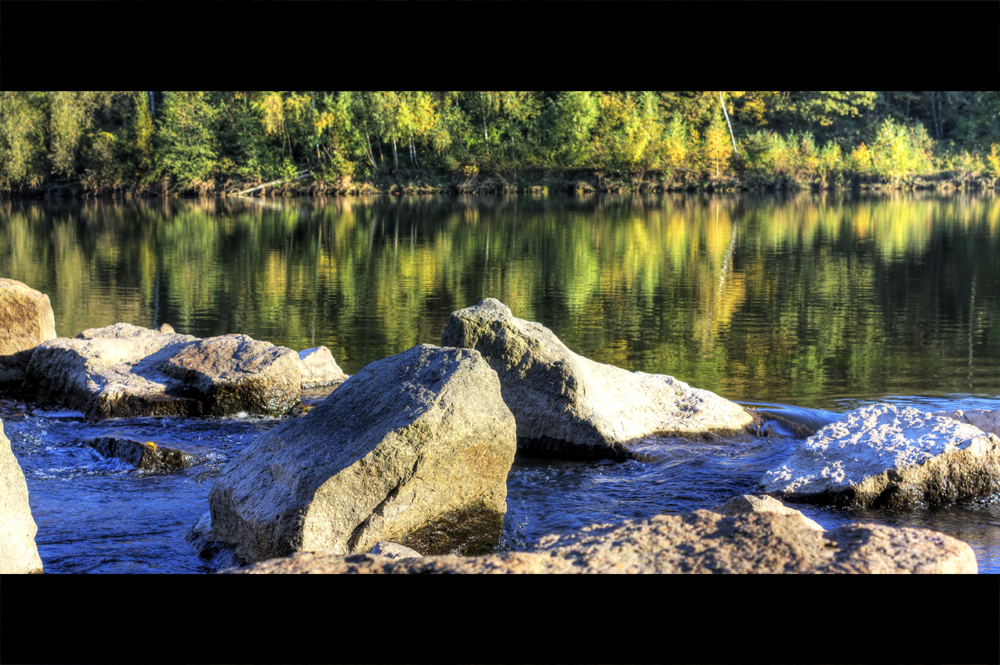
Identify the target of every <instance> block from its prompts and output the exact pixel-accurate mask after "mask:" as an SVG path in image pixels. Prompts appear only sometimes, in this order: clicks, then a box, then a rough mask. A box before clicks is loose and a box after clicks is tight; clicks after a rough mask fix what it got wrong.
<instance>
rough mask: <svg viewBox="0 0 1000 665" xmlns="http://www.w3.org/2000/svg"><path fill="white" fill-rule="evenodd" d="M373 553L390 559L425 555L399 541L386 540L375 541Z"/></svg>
mask: <svg viewBox="0 0 1000 665" xmlns="http://www.w3.org/2000/svg"><path fill="white" fill-rule="evenodd" d="M371 554H378V555H380V556H384V557H388V558H390V559H409V558H411V557H420V556H423V555H422V554H421V553H420V552H418V551H416V550H414V549H411V548H409V547H405V546H403V545H400V544H398V543H389V542H386V541H384V540H381V541H379V542H377V543H375V547H373V548H372V549H371Z"/></svg>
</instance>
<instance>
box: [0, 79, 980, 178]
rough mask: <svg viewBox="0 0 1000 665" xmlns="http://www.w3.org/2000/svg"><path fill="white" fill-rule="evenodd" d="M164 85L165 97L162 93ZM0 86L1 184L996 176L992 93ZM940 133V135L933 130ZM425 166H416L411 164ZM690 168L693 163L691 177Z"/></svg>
mask: <svg viewBox="0 0 1000 665" xmlns="http://www.w3.org/2000/svg"><path fill="white" fill-rule="evenodd" d="M159 94H160V93H157V97H159ZM163 95H164V96H163V101H162V103H160V104H158V105H157V109H156V110H157V112H158V115H157V116H156V118H155V119H154V118H153V115H152V112H151V111H152V110H151V108H150V106H149V103H148V100H149V93H148V92H129V93H119V92H20V93H18V92H0V187H3V188H5V189H8V190H9V189H12V188H20V187H38V186H42V185H45V184H47V183H51V182H52V181H54V180H55V181H58V182H59V183H60V184H61V183H62V182H63V181H64V180H74V179H77V178H79V179H81V180H83V182H84V183H85V185H86V186H90V187H94V188H109V187H120V186H124V185H130V184H142V183H150V182H154V181H158V180H160V179H163V178H167V179H169V180H171V181H173V182H175V183H177V185H179V186H180V187H182V188H190V187H201V186H203V185H204V184H205V183H207V182H209V181H213V180H216V181H218V182H219V183H222V184H224V183H227V181H228V182H229V183H230V184H232V183H237V184H243V183H259V182H262V181H267V180H274V179H277V178H281V177H284V176H286V175H288V174H294V173H298V172H299V171H301V170H303V169H305V168H310V169H313V171H314V173H316V174H317V175H318V176H319V177H321V178H323V179H324V180H325V181H326V182H330V183H333V182H341V183H343V182H344V181H345V180H346V179H352V178H359V177H360V178H366V177H375V176H381V175H384V174H386V173H397V172H403V173H404V177H411V176H410V175H409V174H406V172H407V171H416V170H419V171H421V172H427V173H428V174H433V173H440V172H441V171H444V172H446V173H449V174H466V175H468V174H483V175H484V176H485V177H487V178H489V177H492V176H493V175H494V174H495V173H496V172H497V171H498V170H502V171H510V170H513V171H517V170H519V169H525V168H539V169H552V168H556V169H575V168H591V169H596V170H599V171H601V172H602V173H605V174H610V175H611V176H612V177H622V176H625V175H627V174H638V173H643V172H647V171H649V170H655V169H661V170H662V171H663V175H662V179H663V180H664V181H665V180H667V179H668V178H670V177H672V176H673V174H674V173H676V172H683V173H685V174H694V177H695V178H700V177H705V176H706V175H712V176H715V177H717V176H722V175H724V174H727V173H729V172H731V169H732V168H733V167H734V166H737V167H738V168H739V169H740V172H741V174H744V175H750V176H754V177H758V176H759V177H761V178H767V179H773V178H782V177H787V178H790V179H795V180H798V181H800V182H807V181H808V182H815V181H816V179H817V178H829V177H831V176H835V177H837V178H840V177H841V176H844V177H849V176H851V175H852V174H859V175H864V176H867V175H872V176H877V177H878V178H879V179H882V180H885V181H890V182H894V183H899V182H905V181H906V180H907V179H908V178H910V177H911V176H913V175H917V174H921V173H926V172H929V171H932V170H940V169H948V168H951V169H958V170H960V171H961V172H962V173H968V174H980V173H985V174H988V175H990V177H997V176H994V175H991V174H993V173H994V171H993V170H991V169H992V167H990V166H989V158H987V159H986V161H985V162H984V161H982V160H980V158H979V157H978V155H986V154H987V152H988V150H989V146H990V143H997V144H1000V92H990V91H987V92H954V91H944V92H941V91H937V92H935V91H932V92H907V91H902V92H823V91H820V92H773V91H763V92H753V91H749V92H741V91H734V92H727V93H724V95H723V96H724V98H725V100H726V104H727V108H729V109H731V113H730V115H731V120H732V125H733V130H734V131H735V133H736V135H737V137H739V138H738V144H739V153H740V155H739V159H738V160H736V161H735V162H734V161H733V160H732V158H731V157H730V155H731V154H732V152H731V151H732V146H731V141H730V138H729V128H728V127H727V125H726V122H725V119H724V117H723V116H722V114H721V113H720V109H719V93H718V92H717V91H680V92H630V91H619V92H517V91H466V92H419V91H417V92H412V91H403V92H397V91H367V92H350V91H347V92H344V91H334V92H324V91H291V92H289V91H268V92H225V93H205V92H186V93H164V94H163ZM932 137H933V138H932ZM413 176H416V177H419V176H417V174H415V173H414V174H413ZM686 177H687V176H686Z"/></svg>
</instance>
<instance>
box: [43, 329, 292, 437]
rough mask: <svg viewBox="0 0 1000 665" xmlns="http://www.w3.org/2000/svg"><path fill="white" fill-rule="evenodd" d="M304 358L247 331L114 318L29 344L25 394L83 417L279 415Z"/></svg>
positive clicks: (288, 405)
mask: <svg viewBox="0 0 1000 665" xmlns="http://www.w3.org/2000/svg"><path fill="white" fill-rule="evenodd" d="M301 368H302V362H301V361H300V360H299V357H298V354H297V353H295V351H292V350H291V349H286V348H285V347H283V346H274V345H273V344H271V343H270V342H261V341H257V340H253V339H251V338H250V337H247V336H246V335H222V336H220V337H211V338H208V339H198V338H196V337H192V336H191V335H178V334H174V333H171V332H159V331H156V330H149V329H147V328H141V327H139V326H134V325H131V324H128V323H116V324H115V325H112V326H107V327H104V328H93V329H90V330H84V331H83V332H82V333H80V334H79V335H77V337H76V338H74V339H68V338H63V337H60V338H58V339H53V340H50V341H47V342H45V343H43V344H41V345H39V346H38V348H37V349H35V353H34V354H33V355H32V356H31V362H30V363H29V365H28V369H27V374H26V377H25V382H24V386H23V387H24V392H25V396H26V397H28V398H29V399H33V400H35V401H36V402H38V403H40V404H51V405H58V406H61V407H65V408H68V409H73V410H76V411H81V412H83V413H84V414H86V415H87V417H88V418H90V419H92V420H94V419H98V418H135V417H139V416H169V415H184V416H225V415H231V414H235V413H239V412H247V413H251V414H257V415H266V416H282V415H285V414H286V413H288V412H289V411H290V410H291V409H292V408H293V407H294V406H295V405H296V404H298V398H299V384H300V381H301V371H302V369H301Z"/></svg>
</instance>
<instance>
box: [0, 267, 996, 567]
mask: <svg viewBox="0 0 1000 665" xmlns="http://www.w3.org/2000/svg"><path fill="white" fill-rule="evenodd" d="M17 284H20V283H17ZM23 286H24V285H20V286H15V287H12V288H11V289H10V290H11V291H12V292H14V293H15V296H12V298H14V299H15V300H17V299H20V300H17V302H19V303H28V304H25V305H18V307H20V309H19V310H18V311H23V312H34V314H30V315H31V316H35V317H36V318H38V319H39V321H42V320H44V319H45V313H44V311H43V310H44V309H45V308H46V307H48V310H49V311H48V320H49V322H51V307H49V306H48V299H47V298H45V297H44V296H41V294H39V293H38V292H33V293H28V292H27V291H31V290H30V289H28V290H27V291H25V289H27V287H24V289H22V288H20V287H23ZM2 287H3V285H2V284H0V294H2V293H3V291H4V289H3V288H2ZM10 299H11V298H8V300H10ZM3 302H5V301H4V300H3V297H0V305H2V303H3ZM14 309H15V308H11V307H8V310H7V311H14ZM3 312H4V310H3V309H0V315H3ZM39 312H41V313H39ZM16 327H17V326H7V337H6V338H3V337H0V351H6V355H0V377H14V380H15V381H16V380H21V381H22V388H23V390H24V391H25V392H26V394H27V396H28V397H30V398H32V399H34V400H35V401H37V402H40V403H42V404H53V405H58V406H61V407H65V408H70V409H74V410H77V411H82V412H83V413H85V414H86V415H87V416H88V417H90V418H95V419H96V418H108V417H135V416H144V415H186V416H192V415H201V416H223V415H230V414H234V413H239V412H246V413H250V414H262V415H271V416H281V415H286V414H288V413H289V412H290V411H291V410H292V409H293V407H295V406H296V405H297V404H298V401H299V396H300V393H301V391H302V390H303V389H304V388H308V387H311V386H315V385H330V384H339V387H338V388H337V390H335V391H334V392H333V393H332V394H331V395H330V396H329V397H328V398H326V400H325V401H323V402H322V403H321V404H320V405H318V406H317V407H316V408H314V409H312V410H311V411H310V412H309V413H308V414H307V415H306V416H303V417H301V418H295V419H292V420H289V421H287V422H285V423H282V424H281V425H279V426H277V427H275V428H273V429H271V430H269V431H268V432H266V433H265V434H263V435H262V436H261V437H259V438H258V439H257V440H255V441H254V442H252V443H251V444H250V445H249V446H248V447H247V448H246V449H245V450H244V451H243V452H242V453H241V454H240V455H239V456H238V457H237V458H235V459H234V460H232V461H231V462H230V463H229V464H228V465H227V466H226V467H224V468H223V469H222V470H221V471H220V473H219V476H218V478H217V480H216V482H215V484H214V486H213V488H212V490H211V492H210V495H209V511H208V512H207V513H205V515H203V516H202V518H201V519H200V520H199V522H198V524H197V525H196V526H195V527H194V528H193V529H192V530H191V533H190V534H189V540H191V541H192V542H194V543H195V544H196V546H197V547H198V548H199V549H200V550H201V551H202V553H203V554H204V555H206V556H220V553H222V552H228V553H229V554H228V555H227V556H229V557H230V559H229V560H230V561H231V562H234V563H239V564H252V563H255V562H257V565H256V566H253V567H251V568H249V569H247V572H271V571H282V572H283V571H286V570H288V571H293V570H295V571H297V570H308V571H313V572H315V571H330V572H708V571H731V572H751V571H754V572H779V571H785V572H793V571H794V572H883V571H884V572H892V571H904V570H905V571H908V572H909V571H917V572H958V571H961V572H968V571H974V570H975V558H974V557H973V556H972V552H971V549H969V547H968V545H965V544H964V543H961V542H960V541H957V540H955V539H951V538H948V537H947V536H943V535H942V534H937V533H935V532H931V531H925V530H919V529H899V528H892V527H885V526H875V525H868V526H861V525H852V526H849V527H840V528H838V529H836V530H833V531H830V532H826V531H823V529H822V528H821V527H820V526H819V525H818V524H816V523H815V522H813V521H812V520H809V519H808V518H805V517H804V516H803V515H802V514H801V513H799V512H798V511H795V510H791V509H788V508H786V507H784V506H783V505H782V504H781V503H780V502H778V501H776V500H775V499H774V498H772V497H771V496H762V497H755V496H749V495H746V496H741V497H734V498H733V499H732V500H730V501H729V502H727V503H726V504H724V505H722V506H716V508H715V512H707V511H696V512H694V513H691V514H687V515H675V516H669V515H658V516H656V517H653V518H650V519H648V520H643V521H637V522H626V523H624V524H619V525H595V526H593V527H589V528H587V529H584V530H583V531H581V532H580V533H578V534H575V535H573V536H565V537H562V538H561V539H560V538H558V537H554V536H553V537H547V538H546V539H543V540H542V542H540V543H539V544H538V546H537V547H536V548H534V549H532V550H531V551H528V552H508V553H505V554H488V553H489V552H492V550H493V548H494V546H495V544H496V543H497V541H498V539H499V536H500V531H501V528H502V525H503V520H504V515H505V510H506V501H505V499H506V478H507V475H508V473H509V471H510V468H511V465H512V463H513V457H514V452H515V450H516V449H521V450H523V451H525V452H528V453H533V454H543V455H556V456H560V457H568V458H578V459H579V458H584V459H596V458H610V459H615V460H623V459H627V458H629V457H632V456H633V455H634V453H633V446H634V444H635V443H636V442H639V441H644V442H645V444H648V443H649V441H650V440H654V441H655V440H656V439H657V438H658V437H684V438H696V439H702V440H713V439H717V438H719V437H741V436H747V435H749V434H759V433H760V432H761V431H762V429H766V427H762V426H764V425H766V423H765V421H763V420H762V419H761V418H760V417H759V416H757V415H755V414H754V413H752V412H750V411H748V410H747V409H744V408H743V407H741V406H739V405H737V404H735V403H733V402H730V401H728V400H726V399H723V398H722V397H720V396H718V395H716V394H714V393H711V392H708V391H705V390H699V389H696V388H692V387H690V386H689V385H687V384H686V383H684V382H681V381H678V380H677V379H675V378H673V377H670V376H665V375H652V374H645V373H643V372H629V371H626V370H624V369H621V368H618V367H614V366H611V365H605V364H601V363H597V362H594V361H592V360H589V359H587V358H583V357H582V356H579V355H577V354H575V353H573V352H572V351H570V350H569V349H568V348H567V347H566V346H565V345H564V344H563V343H562V342H561V341H560V340H559V339H558V337H556V335H555V334H554V333H552V331H550V330H548V329H547V328H545V327H544V326H542V325H541V324H538V323H534V322H530V321H524V320H522V319H517V318H515V317H514V316H513V315H512V314H511V311H510V309H509V308H507V307H506V306H505V305H503V303H501V302H499V301H497V300H494V299H491V298H488V299H486V300H483V301H482V302H481V303H479V304H478V305H476V306H474V307H468V308H466V309H463V310H459V311H457V312H454V313H453V314H452V315H451V317H450V319H449V321H448V324H447V326H446V328H445V330H444V332H443V333H442V336H441V341H442V344H443V346H442V347H436V346H432V345H426V344H424V345H419V346H416V347H413V348H411V349H410V350H408V351H406V352H404V353H401V354H399V355H397V356H393V357H391V358H386V359H384V360H381V361H378V362H375V363H372V364H370V365H368V366H367V367H365V368H364V369H363V370H361V371H360V372H358V373H357V374H356V375H355V376H353V377H350V378H349V379H347V377H346V376H345V375H344V374H343V373H342V372H341V371H340V369H339V367H337V365H336V362H335V361H334V360H333V357H332V355H331V354H330V352H329V350H328V349H326V348H325V347H320V348H318V349H310V350H307V351H303V352H301V353H296V352H295V351H292V350H291V349H287V348H284V347H278V346H274V345H272V344H270V343H268V342H261V341H257V340H253V339H251V338H250V337H247V336H246V335H223V336H220V337H213V338H209V339H197V338H195V337H192V336H190V335H179V334H177V333H175V332H174V331H173V330H172V329H171V328H170V327H169V326H163V327H161V329H159V330H149V329H146V328H141V327H138V326H133V325H129V324H124V323H119V324H116V325H113V326H108V327H106V328H98V329H93V330H86V331H84V332H82V333H80V335H78V336H77V337H76V338H73V339H69V338H55V331H54V327H53V326H51V325H49V326H48V327H47V328H46V327H45V326H44V325H42V324H39V325H38V326H36V327H37V328H38V329H37V330H35V331H34V332H31V331H29V332H26V333H25V334H23V335H15V334H11V333H10V330H11V329H12V328H16ZM0 330H3V328H2V327H0ZM10 340H15V341H13V342H12V341H10ZM5 342H6V343H7V346H2V344H4V343H5ZM29 350H30V353H27V352H28V351H29ZM345 379H347V380H346V381H345ZM341 382H342V383H341ZM970 413H971V412H967V413H965V414H958V416H955V417H952V418H945V417H940V416H934V415H930V414H923V413H921V412H919V411H916V410H913V409H909V410H900V409H897V408H896V407H891V406H881V405H880V406H876V407H865V409H860V410H858V411H857V412H852V413H851V414H847V415H846V416H845V417H843V418H841V419H840V420H838V421H836V422H834V423H831V424H828V425H826V426H825V427H823V428H822V429H820V430H819V431H818V432H816V433H815V434H812V436H809V438H807V439H805V440H804V441H803V442H802V443H801V444H800V445H799V446H798V448H797V449H796V450H795V451H794V453H793V454H792V456H791V458H790V459H789V460H788V461H786V462H785V463H784V464H783V465H782V466H780V467H779V468H777V469H774V470H772V471H770V472H768V474H767V475H765V477H764V478H763V479H762V480H761V483H760V487H761V490H762V492H763V493H764V494H766V495H773V496H779V497H782V498H785V499H792V500H812V501H819V502H824V503H836V504H842V505H843V504H846V505H876V506H881V505H886V506H895V505H902V504H906V503H912V502H914V501H924V502H928V501H946V500H954V499H956V498H961V497H964V496H971V495H974V494H977V493H986V492H992V491H996V490H997V489H1000V479H998V477H997V469H998V468H1000V452H998V451H1000V447H998V446H1000V440H998V439H997V437H996V436H995V435H994V434H987V433H985V432H983V431H982V430H981V429H979V428H978V427H976V426H974V425H973V424H971V423H973V422H974V421H973V419H974V418H975V419H977V420H975V422H981V423H986V422H987V417H986V416H984V415H982V414H972V415H970ZM962 419H964V420H965V422H959V421H960V420H962ZM994 424H995V421H994ZM785 429H787V428H785ZM779 431H780V430H779ZM795 433H796V434H798V435H799V436H806V435H807V434H810V433H811V432H806V431H803V430H797V431H796V432H795ZM87 443H88V445H92V446H93V447H94V448H95V449H97V450H98V451H99V452H101V454H103V455H109V456H117V457H119V458H121V459H124V460H126V461H129V462H130V463H132V464H134V465H136V466H137V467H138V468H144V469H156V470H169V469H171V468H181V467H183V466H184V465H186V464H189V463H190V462H191V459H190V456H185V455H184V453H182V452H181V451H175V450H170V449H167V448H162V447H160V446H157V445H155V444H154V443H152V442H144V441H138V440H130V439H120V438H118V439H111V438H109V437H101V438H98V439H93V440H90V441H88V442H87ZM7 448H8V451H9V443H8V444H7ZM0 452H2V451H0ZM11 457H12V455H11ZM14 464H15V466H16V460H14ZM18 473H20V471H19V468H18ZM21 484H22V485H23V484H24V482H23V475H22V476H21ZM25 495H26V490H25ZM25 504H26V500H25ZM28 517H29V520H30V513H29V515H28ZM32 528H33V523H32ZM21 530H22V531H24V529H21ZM10 533H12V534H19V533H20V532H18V531H16V530H15V531H11V532H10ZM32 536H33V531H32V533H31V535H29V536H28V539H29V540H32ZM15 537H16V538H19V539H21V540H23V538H22V536H21V535H16V536H15ZM0 540H2V539H0ZM2 547H5V546H4V545H0V551H2ZM32 547H33V540H32ZM420 553H422V554H423V555H426V556H421V554H420ZM483 554H485V555H486V556H474V555H483ZM36 557H37V553H36ZM281 557H284V558H281ZM260 562H263V563H260Z"/></svg>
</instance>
